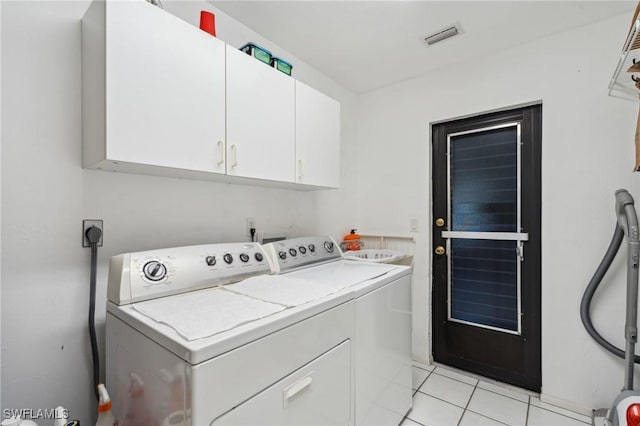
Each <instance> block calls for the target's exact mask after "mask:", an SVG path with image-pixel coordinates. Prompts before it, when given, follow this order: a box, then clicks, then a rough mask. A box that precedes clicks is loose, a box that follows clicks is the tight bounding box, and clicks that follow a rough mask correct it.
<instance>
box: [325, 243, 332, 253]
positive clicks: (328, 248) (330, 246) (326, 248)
mask: <svg viewBox="0 0 640 426" xmlns="http://www.w3.org/2000/svg"><path fill="white" fill-rule="evenodd" d="M324 248H325V250H326V251H328V252H329V253H333V243H332V242H331V241H325V242H324Z"/></svg>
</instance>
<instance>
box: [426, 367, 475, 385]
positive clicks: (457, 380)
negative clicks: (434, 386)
mask: <svg viewBox="0 0 640 426" xmlns="http://www.w3.org/2000/svg"><path fill="white" fill-rule="evenodd" d="M432 373H433V374H437V375H438V376H440V377H446V378H447V379H451V380H455V381H456V382H460V383H464V384H465V385H469V386H474V385H472V384H471V383H469V382H465V381H463V380H460V379H456V378H455V377H451V376H447V375H444V374H440V373H436V371H435V369H434V370H433V371H432ZM470 379H472V380H475V381H476V385H477V384H478V383H480V380H478V379H474V378H473V377H470ZM480 389H482V388H480Z"/></svg>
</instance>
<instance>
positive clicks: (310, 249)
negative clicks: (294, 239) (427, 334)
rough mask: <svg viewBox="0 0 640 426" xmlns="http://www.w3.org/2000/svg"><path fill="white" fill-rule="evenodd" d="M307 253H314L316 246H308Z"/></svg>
mask: <svg viewBox="0 0 640 426" xmlns="http://www.w3.org/2000/svg"><path fill="white" fill-rule="evenodd" d="M309 251H310V252H311V253H314V252H315V251H316V246H315V244H309Z"/></svg>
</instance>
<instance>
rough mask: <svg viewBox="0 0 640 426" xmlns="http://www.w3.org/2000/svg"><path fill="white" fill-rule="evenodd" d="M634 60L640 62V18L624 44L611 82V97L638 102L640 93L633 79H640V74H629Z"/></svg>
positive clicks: (635, 22) (636, 20)
mask: <svg viewBox="0 0 640 426" xmlns="http://www.w3.org/2000/svg"><path fill="white" fill-rule="evenodd" d="M634 60H635V61H640V18H636V19H635V21H634V23H633V26H632V27H631V29H630V30H629V35H628V36H627V39H626V40H625V42H624V46H623V48H622V52H621V53H620V58H619V59H618V64H617V65H616V69H615V71H614V73H613V77H611V81H610V82H609V96H614V97H621V98H625V99H633V100H638V95H639V94H640V92H639V91H638V89H637V88H636V83H635V81H633V80H632V78H631V77H632V76H635V77H640V73H629V72H627V70H628V69H629V67H631V66H632V65H633V63H634V62H633V61H634Z"/></svg>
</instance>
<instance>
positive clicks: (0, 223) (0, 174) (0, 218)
mask: <svg viewBox="0 0 640 426" xmlns="http://www.w3.org/2000/svg"><path fill="white" fill-rule="evenodd" d="M1 23H2V2H0V25H1ZM0 70H2V33H1V31H0ZM0 73H1V72H0ZM1 135H2V81H1V79H0V271H2V202H1V200H2V136H1ZM0 407H2V273H0Z"/></svg>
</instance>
